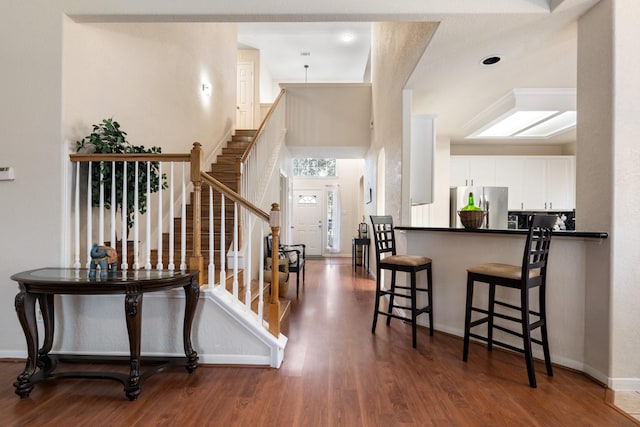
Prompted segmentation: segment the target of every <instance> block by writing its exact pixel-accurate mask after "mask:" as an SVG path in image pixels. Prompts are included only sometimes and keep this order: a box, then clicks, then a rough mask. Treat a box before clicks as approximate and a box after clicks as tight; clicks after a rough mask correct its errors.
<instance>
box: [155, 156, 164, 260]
mask: <svg viewBox="0 0 640 427" xmlns="http://www.w3.org/2000/svg"><path fill="white" fill-rule="evenodd" d="M158 175H159V176H160V182H159V183H158V229H157V233H158V263H157V264H156V269H158V270H162V269H163V268H164V266H163V265H162V162H158Z"/></svg>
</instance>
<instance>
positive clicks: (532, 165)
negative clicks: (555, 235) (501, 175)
mask: <svg viewBox="0 0 640 427" xmlns="http://www.w3.org/2000/svg"><path fill="white" fill-rule="evenodd" d="M523 183H524V189H523V190H524V191H523V194H522V202H523V206H522V208H523V209H526V210H546V209H547V208H546V206H545V205H546V203H547V160H546V159H545V158H539V157H533V158H528V159H525V161H524V176H523Z"/></svg>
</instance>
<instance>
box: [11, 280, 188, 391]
mask: <svg viewBox="0 0 640 427" xmlns="http://www.w3.org/2000/svg"><path fill="white" fill-rule="evenodd" d="M197 277H198V271H187V272H185V271H168V270H163V271H157V270H127V271H119V272H117V273H116V274H114V275H112V276H110V277H107V278H103V279H101V278H94V279H89V270H88V269H75V268H42V269H38V270H31V271H25V272H22V273H18V274H14V275H13V276H11V279H12V280H15V281H16V282H18V284H19V286H20V292H19V293H18V295H16V299H15V306H16V312H17V314H18V319H19V321H20V325H22V329H23V330H24V335H25V337H26V339H27V353H28V358H27V363H26V366H25V368H24V371H22V373H21V374H20V375H19V376H18V378H17V380H16V381H15V382H14V384H13V385H14V386H15V389H16V390H15V392H16V394H17V395H18V396H20V397H21V398H25V397H27V396H29V393H31V390H33V386H34V384H35V383H37V382H39V381H44V380H48V379H55V378H100V379H112V380H116V381H119V382H121V383H122V384H123V385H124V391H125V394H126V396H127V398H129V400H135V399H136V398H137V397H138V395H139V394H140V387H141V386H142V382H143V381H144V379H145V378H147V377H148V376H149V375H150V374H152V373H155V372H158V371H160V370H162V369H164V368H165V367H166V366H168V365H175V364H184V366H185V367H186V369H187V371H188V372H189V373H191V372H193V371H194V370H195V369H196V367H197V366H198V353H196V352H195V351H194V349H193V346H192V344H191V326H192V324H193V317H194V314H195V310H196V306H197V304H198V298H199V294H200V287H199V286H198V283H197ZM178 287H182V288H184V292H185V301H186V302H185V312H184V325H183V330H182V333H183V344H184V353H185V357H169V356H168V357H143V358H141V356H140V330H141V326H142V317H141V311H142V296H143V294H145V293H147V292H156V291H163V290H169V289H174V288H178ZM61 294H65V295H114V294H124V295H125V297H124V315H125V317H126V323H127V332H128V335H129V351H130V356H129V357H106V356H102V357H101V356H80V355H66V354H65V355H62V354H50V353H49V352H50V351H51V346H52V344H53V333H54V295H61ZM36 300H37V301H38V303H39V305H40V311H41V312H42V320H43V322H44V342H43V345H42V348H40V349H39V350H38V342H39V341H38V324H37V320H36V309H35V303H36ZM117 360H121V361H122V360H125V361H126V360H128V361H129V364H130V370H129V375H125V374H122V373H117V372H59V373H56V372H54V371H55V368H56V366H57V364H58V362H87V363H89V362H113V361H117ZM142 361H144V362H145V364H147V363H149V364H151V365H154V368H149V369H148V370H147V371H145V372H144V373H142V372H141V369H140V367H141V362H142Z"/></svg>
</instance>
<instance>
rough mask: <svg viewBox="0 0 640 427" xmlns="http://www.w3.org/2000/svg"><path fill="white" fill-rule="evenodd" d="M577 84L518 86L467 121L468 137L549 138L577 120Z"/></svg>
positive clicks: (571, 125)
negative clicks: (566, 85) (545, 86)
mask: <svg viewBox="0 0 640 427" xmlns="http://www.w3.org/2000/svg"><path fill="white" fill-rule="evenodd" d="M575 110H576V90H575V89H574V88H551V89H545V88H516V89H513V90H512V91H510V92H509V93H507V94H506V95H505V96H503V97H502V98H500V99H499V100H498V101H496V102H494V103H493V104H491V105H490V106H488V107H487V108H486V109H485V110H484V111H482V112H480V113H479V114H478V115H477V116H475V117H474V118H473V119H471V120H470V121H469V122H468V123H467V124H466V125H465V129H467V130H466V132H467V135H468V136H467V138H529V139H531V138H549V137H551V136H554V135H557V134H559V133H562V132H565V131H568V130H570V129H572V128H573V127H574V126H575V124H576V121H575V119H576V114H575Z"/></svg>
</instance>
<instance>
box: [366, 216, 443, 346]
mask: <svg viewBox="0 0 640 427" xmlns="http://www.w3.org/2000/svg"><path fill="white" fill-rule="evenodd" d="M371 224H372V225H373V238H374V242H375V247H376V301H375V308H374V312H373V326H372V327H371V333H373V334H375V333H376V323H377V322H378V315H380V314H382V315H384V316H387V326H389V325H390V324H391V318H392V317H393V318H396V319H400V320H404V321H406V322H410V323H411V334H412V343H413V348H415V347H416V318H417V317H418V316H419V315H420V314H422V313H428V315H429V334H430V335H433V292H432V280H431V259H430V258H427V257H424V256H410V255H398V254H397V253H396V238H395V233H394V230H393V219H392V217H391V216H389V215H385V216H373V215H372V216H371ZM386 254H388V255H386ZM383 255H386V256H383ZM382 270H389V271H391V284H390V288H389V289H383V288H382V283H381V276H382ZM422 270H426V271H427V286H426V287H421V288H419V287H418V286H417V284H416V274H417V272H419V271H422ZM398 271H400V272H405V273H409V276H410V284H409V285H408V286H406V285H402V286H401V285H397V284H396V273H397V272H398ZM418 292H426V294H427V301H428V302H427V305H426V306H423V307H420V308H418V307H417V298H418V294H417V293H418ZM384 296H389V306H388V309H387V311H383V310H380V297H384ZM396 298H402V299H403V301H407V300H408V304H409V305H400V304H397V302H396ZM394 308H399V309H402V310H407V311H409V313H410V315H409V316H406V315H401V314H398V313H397V312H396V313H394V311H393V310H394Z"/></svg>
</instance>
